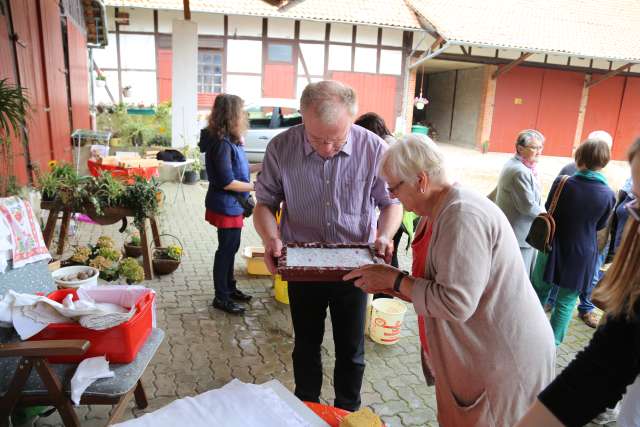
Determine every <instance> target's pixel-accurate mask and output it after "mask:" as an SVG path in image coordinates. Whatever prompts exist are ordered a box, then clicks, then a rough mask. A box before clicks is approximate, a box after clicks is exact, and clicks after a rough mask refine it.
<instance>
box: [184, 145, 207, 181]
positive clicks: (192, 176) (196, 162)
mask: <svg viewBox="0 0 640 427" xmlns="http://www.w3.org/2000/svg"><path fill="white" fill-rule="evenodd" d="M194 152H195V153H194ZM182 153H183V154H184V157H185V158H187V159H192V160H193V163H191V164H190V165H189V166H188V167H187V170H186V171H184V175H183V177H182V182H184V183H185V184H195V183H196V182H198V180H199V179H200V170H201V169H202V163H200V155H199V153H197V151H196V150H194V149H193V148H192V147H190V146H189V145H185V147H184V148H183V149H182Z"/></svg>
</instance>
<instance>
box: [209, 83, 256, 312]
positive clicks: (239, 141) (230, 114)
mask: <svg viewBox="0 0 640 427" xmlns="http://www.w3.org/2000/svg"><path fill="white" fill-rule="evenodd" d="M243 105H244V103H243V101H242V99H241V98H240V97H238V96H236V95H228V94H221V95H218V96H217V97H216V100H215V101H214V103H213V108H212V110H211V115H210V116H209V125H208V126H207V127H206V128H205V129H202V131H201V132H200V143H199V144H198V145H199V146H200V151H201V152H203V153H205V166H206V169H207V176H208V177H209V188H208V190H207V196H206V199H205V206H206V208H207V211H206V214H205V219H206V220H207V222H209V223H210V224H211V225H213V226H214V227H216V228H217V230H218V249H217V250H216V254H215V257H214V261H213V286H214V288H215V298H214V299H213V306H214V307H215V308H217V309H220V310H223V311H226V312H227V313H231V314H242V313H244V311H245V309H244V307H242V306H240V305H238V304H237V303H236V302H235V301H239V302H248V301H249V300H250V299H251V296H250V295H247V294H245V293H244V292H242V291H240V290H239V289H238V288H237V287H236V281H235V279H234V277H233V264H234V261H235V256H236V253H237V252H238V249H239V248H240V233H241V231H242V224H243V219H244V216H243V213H244V209H243V206H242V204H241V202H240V200H241V199H244V200H246V199H247V198H248V197H249V192H250V191H253V184H252V183H251V182H250V168H249V162H248V161H247V157H246V155H245V153H244V149H243V147H242V145H243V143H244V139H243V136H242V135H243V133H244V132H245V131H246V130H247V116H246V114H245V112H244V111H243Z"/></svg>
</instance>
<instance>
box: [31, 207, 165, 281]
mask: <svg viewBox="0 0 640 427" xmlns="http://www.w3.org/2000/svg"><path fill="white" fill-rule="evenodd" d="M40 207H41V208H42V209H46V210H48V211H49V218H48V219H47V224H46V225H45V227H44V232H43V233H42V234H43V237H44V242H45V244H46V245H47V247H48V248H49V247H50V246H51V242H52V241H53V233H54V231H55V228H56V222H58V219H59V216H60V212H62V223H61V225H60V238H59V239H58V251H57V254H58V255H62V254H63V252H64V246H65V244H66V241H67V232H68V230H69V223H70V222H71V215H72V214H73V211H72V210H71V209H69V208H67V207H65V206H63V205H61V204H58V203H55V202H47V201H43V202H41V204H40ZM79 213H85V212H79ZM108 213H110V214H113V215H114V217H119V219H118V220H116V221H113V222H109V224H113V223H115V222H118V221H120V220H121V219H122V218H125V217H134V216H135V213H134V211H133V210H131V209H128V208H109V210H108ZM147 220H148V221H149V224H150V226H151V234H152V237H153V244H154V245H155V247H160V246H162V243H161V242H160V233H159V231H158V223H157V222H156V218H155V217H148V218H145V219H144V221H143V224H142V227H138V231H140V245H142V267H143V268H144V278H145V280H151V279H153V268H152V264H151V251H150V249H149V238H148V234H147ZM104 225H106V224H104Z"/></svg>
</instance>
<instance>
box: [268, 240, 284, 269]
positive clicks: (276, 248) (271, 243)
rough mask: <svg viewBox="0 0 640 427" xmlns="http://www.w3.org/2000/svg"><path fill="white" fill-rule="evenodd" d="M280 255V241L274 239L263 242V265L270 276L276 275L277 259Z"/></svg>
mask: <svg viewBox="0 0 640 427" xmlns="http://www.w3.org/2000/svg"><path fill="white" fill-rule="evenodd" d="M281 255H282V240H280V239H278V238H275V239H270V240H267V241H265V242H264V263H265V264H266V265H267V269H268V270H269V272H270V273H271V274H276V270H277V268H278V258H280V256H281Z"/></svg>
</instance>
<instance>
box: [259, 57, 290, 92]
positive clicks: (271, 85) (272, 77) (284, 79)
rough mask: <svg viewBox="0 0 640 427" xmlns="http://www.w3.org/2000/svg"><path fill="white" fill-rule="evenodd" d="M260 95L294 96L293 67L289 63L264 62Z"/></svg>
mask: <svg viewBox="0 0 640 427" xmlns="http://www.w3.org/2000/svg"><path fill="white" fill-rule="evenodd" d="M262 81H263V83H262V96H263V97H265V98H289V99H293V98H295V96H296V95H295V84H296V83H295V69H294V67H293V65H291V64H265V65H264V76H263V80H262Z"/></svg>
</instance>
